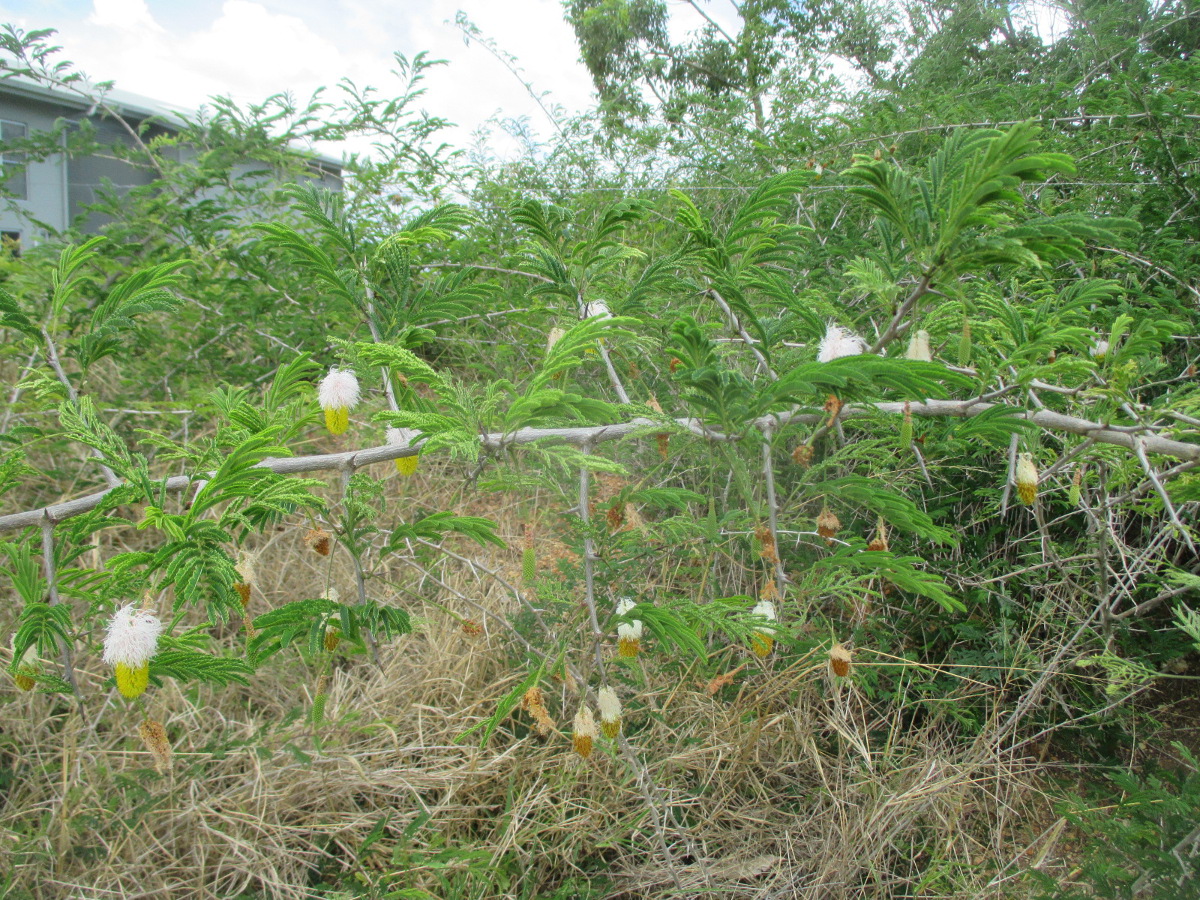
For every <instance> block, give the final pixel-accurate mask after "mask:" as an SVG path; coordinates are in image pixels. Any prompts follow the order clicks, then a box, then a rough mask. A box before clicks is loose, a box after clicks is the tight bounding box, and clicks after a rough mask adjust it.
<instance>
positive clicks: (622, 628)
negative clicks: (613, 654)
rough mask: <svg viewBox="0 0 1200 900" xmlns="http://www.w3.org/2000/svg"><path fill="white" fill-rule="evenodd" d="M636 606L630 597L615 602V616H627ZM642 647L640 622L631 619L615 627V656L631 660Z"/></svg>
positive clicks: (639, 620)
mask: <svg viewBox="0 0 1200 900" xmlns="http://www.w3.org/2000/svg"><path fill="white" fill-rule="evenodd" d="M635 606H637V604H636V603H634V602H633V598H632V597H622V598H621V599H620V600H618V601H617V615H619V616H627V615H629V613H630V611H631V610H632V609H633V608H634V607H635ZM641 647H642V620H641V619H631V620H630V621H628V622H622V623H621V624H619V625H618V626H617V655H618V656H620V657H623V658H624V659H633V658H634V657H636V656H637V655H638V651H639V650H640V649H641Z"/></svg>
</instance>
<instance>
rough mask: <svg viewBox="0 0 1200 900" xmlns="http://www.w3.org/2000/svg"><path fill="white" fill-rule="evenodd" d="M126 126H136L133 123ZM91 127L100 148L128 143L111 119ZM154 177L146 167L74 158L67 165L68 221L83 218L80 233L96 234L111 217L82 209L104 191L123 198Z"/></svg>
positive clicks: (145, 137) (97, 158)
mask: <svg viewBox="0 0 1200 900" xmlns="http://www.w3.org/2000/svg"><path fill="white" fill-rule="evenodd" d="M130 124H131V125H133V126H134V127H135V128H136V127H137V123H136V122H131V123H130ZM92 125H93V126H94V127H95V129H96V141H97V142H98V143H99V144H100V145H102V146H109V145H112V144H130V143H132V141H131V139H130V137H129V133H128V132H127V131H125V129H124V128H122V127H121V126H120V125H119V124H118V123H116V122H114V121H112V120H111V119H101V120H94V121H93V122H92ZM155 133H156V132H155V131H154V130H153V129H152V130H151V131H150V133H148V134H145V135H143V136H142V140H144V141H149V140H151V139H152V137H153V135H154V134H155ZM156 174H157V173H155V172H154V171H153V170H151V169H149V168H146V167H142V166H134V165H131V164H130V163H127V162H125V161H124V160H121V159H114V158H111V157H108V156H80V157H76V158H75V159H73V160H71V161H70V163H69V164H68V166H67V181H68V201H69V207H68V209H69V214H70V218H71V219H72V220H73V219H74V218H75V217H76V216H79V215H86V219H85V220H84V225H83V231H84V232H85V233H88V234H94V233H96V232H98V231H99V230H100V229H101V228H102V227H103V226H105V225H107V224H108V223H109V222H111V221H112V216H109V215H106V214H104V213H97V212H89V211H88V210H87V209H86V208H85V207H87V206H88V205H90V204H92V203H95V202H96V201H97V200H99V199H100V197H101V194H102V193H103V192H104V191H114V192H116V194H117V195H118V196H123V195H125V194H127V193H129V191H130V190H131V189H133V188H135V187H139V186H144V185H147V184H150V182H152V181H153V180H154V178H155V175H156Z"/></svg>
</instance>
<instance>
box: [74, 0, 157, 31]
mask: <svg viewBox="0 0 1200 900" xmlns="http://www.w3.org/2000/svg"><path fill="white" fill-rule="evenodd" d="M88 24H90V25H95V26H97V27H100V28H117V29H120V30H122V31H135V30H137V29H139V28H144V29H149V30H151V31H162V30H163V29H162V27H161V26H160V25H159V24H158V23H157V22H155V21H154V16H152V15H151V14H150V8H149V7H148V6H147V5H146V0H94V2H93V4H92V14H91V15H90V16H88Z"/></svg>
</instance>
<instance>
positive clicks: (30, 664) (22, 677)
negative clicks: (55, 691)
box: [12, 632, 38, 691]
mask: <svg viewBox="0 0 1200 900" xmlns="http://www.w3.org/2000/svg"><path fill="white" fill-rule="evenodd" d="M12 648H13V653H14V654H15V653H16V650H17V635H16V632H14V633H13V636H12ZM37 673H38V655H37V644H36V643H33V644H30V645H29V646H28V647H26V648H25V652H24V653H22V654H21V661H20V662H19V663H17V664H16V665H15V666H13V681H15V682H16V683H17V687H19V688H20V689H21V690H23V691H31V690H33V686H34V685H35V684H36V683H37V682H35V681H34V676H35V675H37Z"/></svg>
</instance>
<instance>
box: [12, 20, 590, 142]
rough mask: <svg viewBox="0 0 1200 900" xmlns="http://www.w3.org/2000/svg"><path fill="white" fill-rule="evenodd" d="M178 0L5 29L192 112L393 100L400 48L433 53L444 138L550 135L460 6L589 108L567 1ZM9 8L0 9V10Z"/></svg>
mask: <svg viewBox="0 0 1200 900" xmlns="http://www.w3.org/2000/svg"><path fill="white" fill-rule="evenodd" d="M173 2H175V0H149V2H147V0H92V2H91V10H90V14H87V15H81V16H80V18H79V19H77V20H76V21H59V22H46V21H44V20H41V21H34V22H22V21H21V20H22V19H25V18H28V16H12V15H9V17H8V19H7V20H8V21H12V22H14V23H16V24H21V25H22V26H23V27H44V26H46V25H50V26H53V27H56V28H57V29H58V31H59V33H58V35H57V36H56V37H55V41H56V42H57V43H59V44H61V45H62V46H63V48H64V52H63V54H62V58H64V59H69V60H72V61H73V62H75V63H76V65H77V66H78V67H79V68H80V69H82V70H83V71H85V72H87V73H88V75H89V76H91V77H92V78H94V79H97V80H106V81H107V80H111V81H114V82H116V86H117V87H118V88H120V89H122V90H125V91H130V92H133V93H137V94H142V95H145V96H147V97H151V98H153V99H156V100H160V101H163V102H166V103H169V104H172V105H175V106H180V107H185V108H189V107H190V108H193V109H195V108H198V107H199V106H200V105H202V104H203V103H204V102H205V101H206V100H207V99H208V98H209V97H211V96H213V95H217V94H222V95H229V96H232V97H233V98H234V99H235V100H237V101H239V102H257V101H261V100H263V99H265V98H266V97H268V96H270V95H272V94H276V93H280V92H284V91H288V92H291V93H293V94H295V95H296V96H297V97H299V98H300V99H302V100H303V99H307V98H308V96H309V95H310V94H311V93H312V92H313V91H314V90H315V89H316V88H318V87H321V86H325V87H328V88H333V87H334V86H335V85H336V84H337V82H338V81H339V80H340V79H342V78H343V77H348V78H350V79H352V80H353V81H355V82H356V83H357V84H358V85H359V86H360V87H362V86H364V85H371V86H374V87H376V88H379V89H380V91H381V92H382V93H383V94H384V95H386V94H387V93H388V92H390V91H394V90H395V88H396V86H397V85H396V81H395V78H394V76H392V75H391V74H390V70H391V69H392V68H394V65H395V64H394V60H393V58H392V54H393V52H394V51H400V52H402V53H404V54H405V55H406V56H408V57H409V58H411V57H413V56H415V55H416V54H417V53H418V52H421V51H426V52H427V54H428V56H429V57H430V58H432V59H445V60H447V61H448V62H449V65H448V66H445V67H439V68H436V69H434V70H433V71H432V72H430V73H429V76H428V78H427V79H426V81H425V84H424V87H425V88H426V94H425V96H424V97H423V98H422V100H421V103H422V104H423V105H424V106H425V107H426V108H427V109H428V110H429V112H430V113H431V114H433V115H436V116H441V117H443V118H446V119H449V120H451V121H454V122H456V123H458V125H459V126H460V127H459V129H457V130H456V132H455V133H454V134H453V135H450V136H448V137H449V139H451V140H452V141H454V142H455V143H459V144H464V145H465V144H467V143H468V142H469V140H470V135H471V133H472V131H473V130H474V129H476V128H477V127H479V126H480V124H482V123H483V122H485V121H486V120H488V119H489V118H490V117H492V116H493V115H498V116H500V117H508V118H518V119H519V118H525V119H527V120H528V122H529V123H530V126H531V128H532V129H533V130H534V131H535V132H537V133H539V134H541V135H549V134H550V133H551V132H552V130H553V127H552V126H551V124H550V123H549V121H548V120H547V118H546V117H545V115H544V114H543V112H542V111H541V110H540V108H539V107H538V104H537V103H536V102H535V101H534V100H533V98H531V97H530V96H529V93H528V91H527V90H526V88H525V86H524V85H522V83H521V81H520V80H519V79H518V78H517V77H516V76H514V75H513V74H512V73H510V72H509V71H508V70H507V69H506V68H505V67H504V65H503V64H502V63H501V62H500V61H499V60H497V59H496V58H495V57H494V56H493V55H492V54H491V53H489V52H488V50H487V49H486V48H484V47H483V46H481V45H480V44H479V42H477V41H471V42H470V43H469V44H464V41H463V36H462V33H461V32H460V31H459V29H458V28H457V27H456V26H455V25H454V22H453V20H454V16H455V13H456V12H457V11H458V10H459V9H463V10H464V11H465V12H466V13H467V15H468V16H469V17H470V18H471V20H472V21H473V22H474V23H475V24H476V25H478V26H479V28H480V30H481V31H482V32H483V34H484V35H486V36H487V37H488V38H491V39H492V40H494V41H495V43H496V45H497V46H498V47H499V48H500V49H501V50H503V51H505V52H507V53H509V54H511V55H512V56H514V57H516V59H517V64H518V65H519V66H520V67H521V69H522V73H523V74H522V77H523V78H524V79H525V80H527V81H528V82H529V83H530V85H531V87H532V89H533V90H534V91H535V92H537V93H542V92H545V91H549V92H550V96H549V97H548V98H546V101H545V102H547V103H548V104H561V105H562V106H563V107H565V109H566V110H567V111H568V112H569V113H576V112H581V111H583V110H585V109H586V108H587V107H588V106H589V105H590V102H591V93H592V86H591V80H590V77H589V76H588V73H587V71H586V70H585V69H584V67H583V65H582V63H580V62H579V59H578V48H577V47H576V44H575V36H574V34H573V32H572V31H571V28H570V26H569V25H567V23H566V22H565V21H564V20H563V15H562V6H561V4H560V2H559V0H503V2H496V0H425V2H416V0H393V2H390V3H386V4H384V3H379V2H377V0H320V2H309V0H224V2H220V3H219V5H218V2H216V0H214V2H211V3H205V2H203V0H193V2H195V4H196V5H195V6H192V7H190V8H189V9H188V13H187V15H186V16H180V15H178V12H179V9H178V8H177V7H174V6H171V5H169V4H170V3H173ZM6 5H7V4H6V3H5V2H4V0H0V12H4V7H5V6H6ZM183 23H186V24H183ZM336 96H337V92H336V91H334V90H330V91H329V92H327V94H326V98H327V99H333V98H335V97H336Z"/></svg>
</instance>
